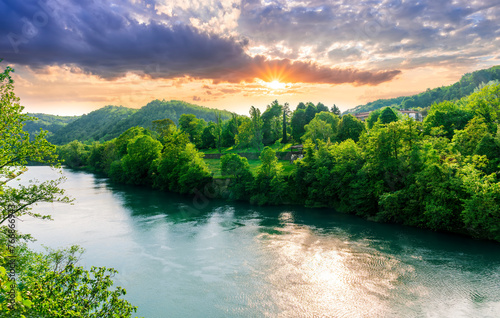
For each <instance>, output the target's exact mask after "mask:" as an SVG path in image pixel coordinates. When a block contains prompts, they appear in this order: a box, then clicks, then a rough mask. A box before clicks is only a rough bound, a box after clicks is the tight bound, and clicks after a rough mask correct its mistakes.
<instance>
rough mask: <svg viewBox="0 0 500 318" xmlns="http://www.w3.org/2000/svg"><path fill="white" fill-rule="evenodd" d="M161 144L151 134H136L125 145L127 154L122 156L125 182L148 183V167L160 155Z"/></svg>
mask: <svg viewBox="0 0 500 318" xmlns="http://www.w3.org/2000/svg"><path fill="white" fill-rule="evenodd" d="M162 148H163V146H162V144H161V143H160V142H159V141H158V140H154V139H153V138H151V136H147V135H143V136H137V137H135V138H134V139H132V140H131V141H129V143H128V145H127V154H126V155H125V156H124V157H123V158H122V163H123V172H124V173H125V176H126V177H125V178H126V180H127V183H131V184H148V183H151V180H150V175H151V173H150V167H151V164H152V163H153V161H154V160H156V159H157V158H158V157H160V153H161V150H162Z"/></svg>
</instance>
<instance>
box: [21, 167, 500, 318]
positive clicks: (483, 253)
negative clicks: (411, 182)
mask: <svg viewBox="0 0 500 318" xmlns="http://www.w3.org/2000/svg"><path fill="white" fill-rule="evenodd" d="M64 175H65V176H66V178H67V181H66V182H65V183H64V185H63V187H64V188H65V189H67V194H68V195H70V196H72V197H73V198H74V199H75V202H74V204H73V205H68V204H40V205H39V206H37V207H36V208H35V209H34V210H35V211H36V212H42V213H47V214H51V215H52V216H53V218H54V221H42V220H35V219H32V218H28V217H23V218H22V220H23V221H22V222H19V229H20V230H21V232H25V233H31V234H33V236H35V237H36V238H37V239H38V241H37V242H36V243H34V247H35V248H36V249H40V248H41V245H46V246H50V247H65V246H69V245H71V244H79V245H81V246H82V247H84V248H85V249H86V253H85V254H84V256H83V259H82V262H81V263H82V264H83V265H85V266H91V265H96V266H107V267H114V268H116V269H117V270H118V271H119V274H118V275H117V276H116V277H115V279H114V280H115V283H116V284H117V285H120V286H122V287H124V288H126V289H127V292H128V293H127V295H126V298H127V299H128V300H130V301H131V302H132V303H133V304H134V305H137V306H139V311H138V314H139V315H141V316H144V317H152V318H153V317H500V244H498V243H492V242H484V241H478V240H473V239H469V238H465V237H460V236H456V235H448V234H441V233H434V232H430V231H425V230H419V229H414V228H409V227H402V226H397V225H389V224H378V223H373V222H368V221H365V220H362V219H359V218H356V217H353V216H350V215H344V214H341V213H336V212H333V211H331V210H327V209H306V208H300V207H256V206H251V205H248V204H242V203H231V202H225V201H217V200H210V199H207V198H200V197H193V196H179V195H176V194H170V193H165V192H160V191H154V190H151V189H147V188H140V187H128V186H123V185H115V184H111V183H110V182H109V181H108V180H107V179H105V178H99V177H97V176H95V175H93V174H90V173H86V172H75V171H70V170H64ZM54 176H56V174H55V172H54V171H53V170H51V169H50V168H48V167H31V168H30V171H29V172H28V173H27V175H26V176H25V179H29V178H38V179H40V180H43V179H46V178H53V177H54Z"/></svg>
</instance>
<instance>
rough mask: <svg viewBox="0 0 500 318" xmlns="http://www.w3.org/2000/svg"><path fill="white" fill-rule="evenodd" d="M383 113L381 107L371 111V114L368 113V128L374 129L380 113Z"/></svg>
mask: <svg viewBox="0 0 500 318" xmlns="http://www.w3.org/2000/svg"><path fill="white" fill-rule="evenodd" d="M381 113H382V110H381V109H376V110H374V111H372V112H370V115H368V118H366V126H367V127H368V129H372V128H373V126H374V125H375V123H376V122H377V121H378V118H379V117H380V114H381Z"/></svg>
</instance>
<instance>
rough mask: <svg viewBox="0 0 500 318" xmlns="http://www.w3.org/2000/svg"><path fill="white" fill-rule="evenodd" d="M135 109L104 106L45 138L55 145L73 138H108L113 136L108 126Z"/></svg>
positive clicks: (81, 139)
mask: <svg viewBox="0 0 500 318" xmlns="http://www.w3.org/2000/svg"><path fill="white" fill-rule="evenodd" d="M137 111H138V110H137V109H132V108H127V107H123V106H105V107H103V108H100V109H98V110H94V111H93V112H90V113H88V114H86V115H82V116H80V118H78V119H77V120H75V121H72V122H71V123H69V124H67V125H66V126H64V127H63V128H61V129H59V131H58V132H57V133H56V134H54V135H53V136H51V137H50V138H47V139H48V140H49V141H50V142H52V143H54V144H56V145H60V144H65V143H68V142H70V141H73V140H80V141H86V140H101V139H102V140H109V139H112V138H113V137H112V136H111V135H110V133H109V131H110V128H111V127H113V126H115V125H116V124H117V123H119V122H121V121H123V120H125V119H127V118H128V117H129V116H131V115H132V114H134V113H136V112H137Z"/></svg>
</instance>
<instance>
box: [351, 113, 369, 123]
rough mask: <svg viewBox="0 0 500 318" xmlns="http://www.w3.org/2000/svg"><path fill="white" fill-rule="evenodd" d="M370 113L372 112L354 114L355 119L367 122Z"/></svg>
mask: <svg viewBox="0 0 500 318" xmlns="http://www.w3.org/2000/svg"><path fill="white" fill-rule="evenodd" d="M370 113H371V112H364V113H357V114H354V117H356V118H357V119H359V120H361V121H365V120H366V119H367V118H368V116H370Z"/></svg>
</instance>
